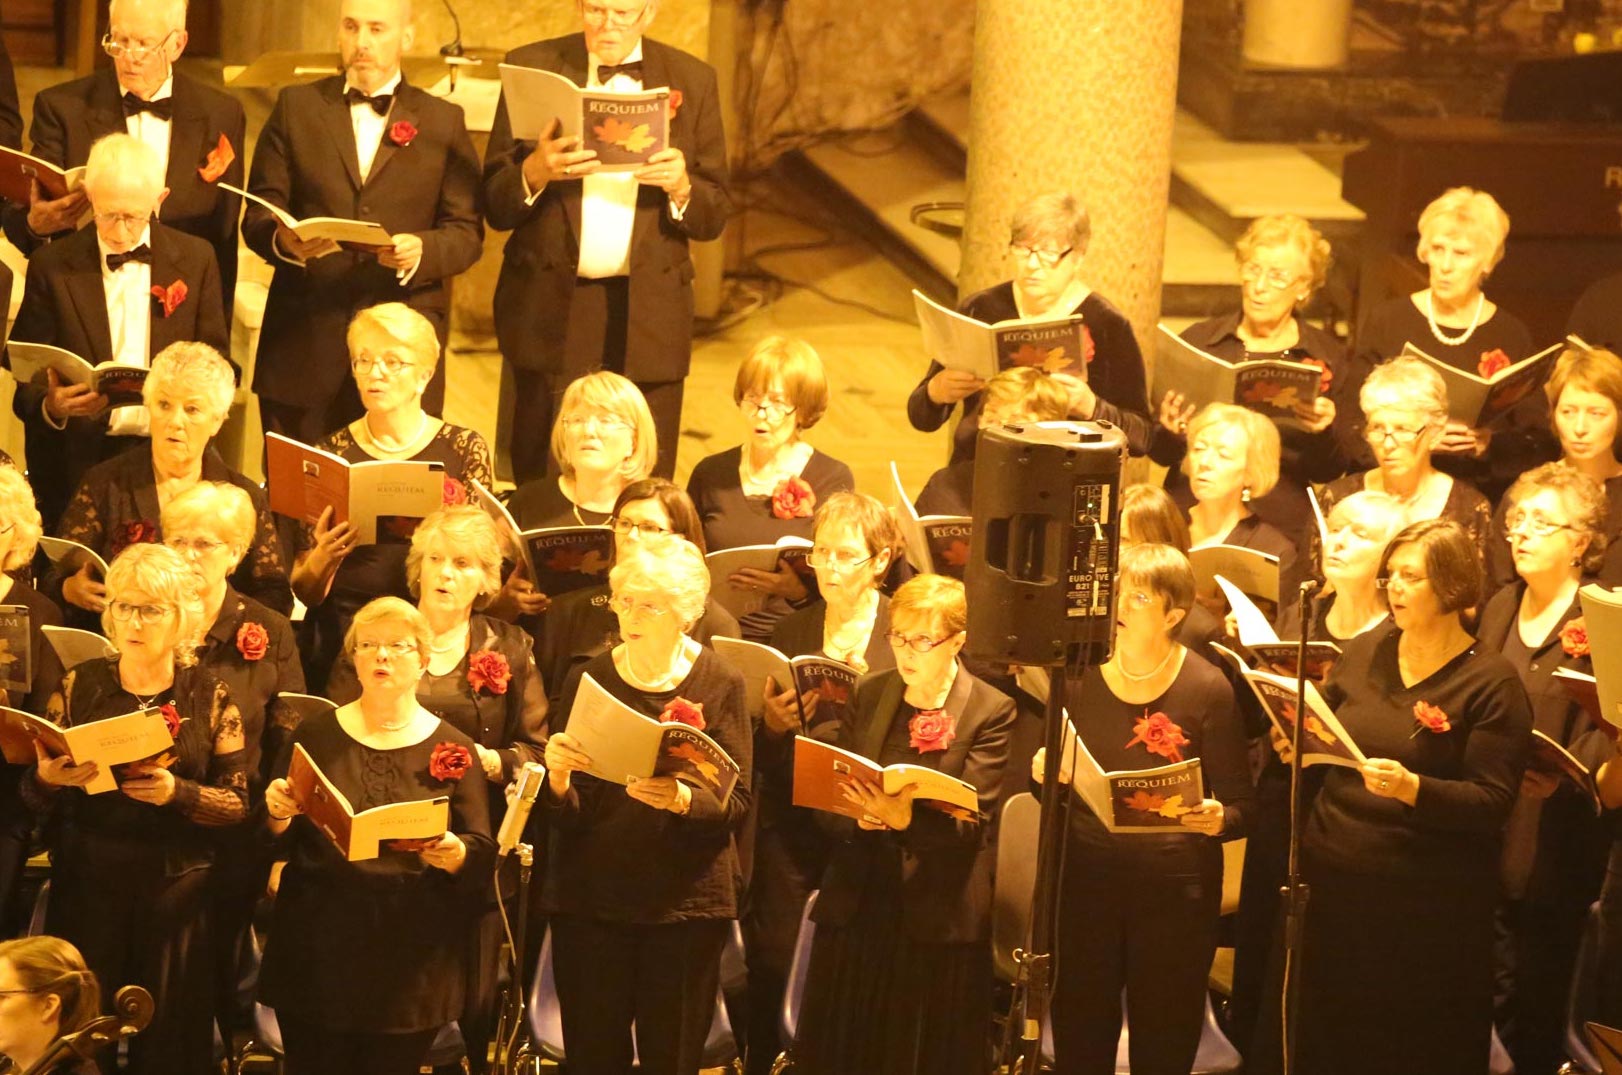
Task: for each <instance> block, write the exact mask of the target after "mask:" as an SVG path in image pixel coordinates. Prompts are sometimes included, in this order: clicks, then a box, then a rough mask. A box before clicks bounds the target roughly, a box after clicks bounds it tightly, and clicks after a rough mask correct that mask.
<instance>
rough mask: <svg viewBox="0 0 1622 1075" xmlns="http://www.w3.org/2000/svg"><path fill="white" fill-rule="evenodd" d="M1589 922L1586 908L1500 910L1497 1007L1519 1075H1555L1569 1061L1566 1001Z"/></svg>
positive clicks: (1522, 905)
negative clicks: (1566, 1053) (1566, 1046)
mask: <svg viewBox="0 0 1622 1075" xmlns="http://www.w3.org/2000/svg"><path fill="white" fill-rule="evenodd" d="M1587 918H1588V908H1587V907H1585V906H1583V905H1582V904H1581V903H1571V904H1567V905H1565V906H1549V905H1547V904H1540V903H1537V902H1533V901H1530V900H1517V901H1514V902H1512V903H1504V904H1501V905H1500V906H1499V908H1498V915H1497V922H1496V928H1497V936H1496V938H1495V939H1496V942H1497V978H1498V981H1497V986H1496V989H1495V990H1494V992H1495V994H1496V995H1495V996H1494V998H1493V1008H1494V1016H1495V1019H1496V1022H1497V1024H1498V1028H1499V1037H1500V1038H1502V1039H1503V1042H1504V1048H1506V1049H1508V1050H1509V1055H1510V1058H1511V1059H1512V1060H1514V1061H1515V1073H1516V1075H1554V1072H1555V1071H1556V1070H1557V1069H1558V1068H1559V1067H1560V1065H1561V1064H1562V1063H1564V1062H1565V1059H1566V1055H1565V1035H1566V999H1567V997H1568V996H1569V995H1570V993H1571V972H1572V968H1573V967H1574V966H1575V965H1576V963H1577V947H1578V945H1579V944H1580V943H1581V941H1582V935H1583V926H1584V924H1585V923H1586V921H1587Z"/></svg>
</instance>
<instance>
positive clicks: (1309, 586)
mask: <svg viewBox="0 0 1622 1075" xmlns="http://www.w3.org/2000/svg"><path fill="white" fill-rule="evenodd" d="M1317 589H1318V580H1317V579H1307V580H1305V581H1304V582H1302V583H1301V596H1302V597H1310V596H1311V595H1312V594H1313V593H1315V592H1317Z"/></svg>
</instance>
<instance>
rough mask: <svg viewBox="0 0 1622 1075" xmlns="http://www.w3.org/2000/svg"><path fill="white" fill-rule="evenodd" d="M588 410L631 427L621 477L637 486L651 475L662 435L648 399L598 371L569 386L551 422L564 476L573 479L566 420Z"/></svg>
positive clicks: (618, 377)
mask: <svg viewBox="0 0 1622 1075" xmlns="http://www.w3.org/2000/svg"><path fill="white" fill-rule="evenodd" d="M588 407H593V408H596V409H597V410H600V411H607V412H608V413H609V414H612V415H616V416H618V417H620V418H623V419H625V421H626V422H628V423H630V426H631V454H630V455H629V456H627V457H626V459H625V464H624V466H623V467H622V468H621V470H620V474H621V476H622V477H623V478H624V479H625V480H626V481H628V482H634V481H641V480H642V479H643V478H646V477H647V476H648V475H649V474H652V473H653V464H654V463H656V462H657V461H658V459H659V433H658V431H657V430H656V429H655V428H654V425H653V413H652V412H651V411H650V410H648V400H647V397H646V396H644V395H643V394H642V389H640V388H638V387H637V386H636V385H635V384H633V383H632V382H631V381H630V380H628V379H627V378H625V377H622V376H621V375H620V374H618V373H615V372H614V371H613V370H597V371H596V372H595V373H588V374H586V375H585V376H584V377H576V378H575V379H574V380H572V381H570V382H569V387H568V388H565V389H564V390H563V399H562V401H561V402H560V403H559V404H558V416H557V418H556V419H554V420H553V422H552V457H553V458H554V459H556V460H557V461H558V467H559V468H560V469H561V470H562V471H563V474H564V476H565V477H573V476H574V464H573V463H571V462H569V459H568V456H567V454H566V453H565V452H564V448H565V447H567V444H566V442H565V439H564V438H565V436H566V433H565V427H564V424H563V420H564V419H565V418H567V417H568V416H569V415H570V413H571V412H573V411H578V410H585V409H586V408H588ZM672 447H674V446H672Z"/></svg>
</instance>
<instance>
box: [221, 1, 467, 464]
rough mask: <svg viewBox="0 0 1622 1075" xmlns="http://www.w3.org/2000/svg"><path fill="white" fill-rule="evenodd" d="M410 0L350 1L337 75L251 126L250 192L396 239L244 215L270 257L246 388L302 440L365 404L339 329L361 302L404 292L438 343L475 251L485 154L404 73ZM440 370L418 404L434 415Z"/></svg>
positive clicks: (304, 214) (280, 103)
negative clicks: (326, 233)
mask: <svg viewBox="0 0 1622 1075" xmlns="http://www.w3.org/2000/svg"><path fill="white" fill-rule="evenodd" d="M412 38H413V34H412V30H411V23H410V3H409V0H344V3H343V13H342V16H341V18H340V20H339V27H338V51H339V56H340V58H341V59H342V61H343V66H344V74H342V75H334V76H332V77H331V78H324V79H322V80H320V81H319V82H313V83H310V84H308V85H302V86H289V87H287V88H286V89H284V90H282V92H281V96H280V97H278V98H277V100H276V109H275V111H274V112H273V113H272V114H271V117H270V121H269V122H268V123H267V124H266V125H265V129H264V131H263V133H261V134H260V136H259V144H258V146H257V147H256V148H255V150H254V155H253V174H252V178H251V180H250V186H249V189H250V190H252V191H253V193H254V194H256V195H259V196H260V197H262V198H264V199H265V200H266V201H269V202H271V203H273V204H275V205H279V206H281V207H283V208H285V209H286V210H287V211H288V212H290V213H292V214H293V215H294V216H295V217H297V218H299V219H300V220H303V219H306V218H308V217H314V216H329V217H344V218H348V219H352V220H368V221H375V222H377V223H379V224H381V225H383V227H384V228H386V229H387V230H388V232H389V234H390V235H392V236H393V237H394V246H393V247H392V248H391V249H385V250H383V251H382V252H380V253H377V254H373V253H365V252H359V251H350V250H340V249H339V247H338V245H337V244H336V243H333V242H331V241H330V240H320V241H315V242H308V243H306V242H302V241H300V240H299V238H298V236H297V235H295V234H294V233H293V232H292V231H291V230H290V229H288V228H286V227H284V226H281V225H279V224H278V223H277V221H276V218H275V217H274V216H272V215H271V214H270V213H269V212H268V211H267V210H265V209H264V208H262V207H260V206H257V205H253V204H250V205H249V206H248V213H247V216H246V217H245V218H244V219H243V222H242V233H243V235H244V237H245V238H246V239H247V241H248V245H249V246H250V247H252V248H253V250H254V251H255V252H256V253H258V254H259V255H260V256H261V257H263V258H264V259H265V260H267V261H269V262H270V263H271V264H272V265H274V266H276V275H275V278H274V279H273V280H272V281H271V285H270V299H269V301H268V304H267V305H266V307H265V323H264V329H263V330H262V331H261V334H260V337H259V358H258V364H257V367H256V369H255V371H254V381H253V388H254V391H255V392H257V393H258V394H259V411H260V415H261V416H262V417H263V419H264V427H265V429H266V430H269V431H273V432H278V433H282V434H285V435H287V436H290V437H295V438H297V439H299V440H302V441H305V442H306V443H308V442H311V441H314V440H316V439H317V438H319V437H321V436H322V435H324V434H326V433H330V432H332V431H333V430H334V429H336V428H338V427H339V426H341V425H343V424H345V423H347V422H351V421H354V420H355V419H356V418H359V417H360V416H361V414H362V413H363V408H362V407H361V403H360V396H359V395H358V394H357V392H356V390H355V384H354V381H353V379H352V378H351V377H350V375H349V349H348V347H347V346H346V345H345V343H344V334H345V331H346V329H347V328H348V325H349V321H350V318H352V317H353V316H354V315H355V314H356V313H357V312H359V311H360V310H362V309H365V308H366V307H368V306H376V305H378V304H379V303H384V302H403V303H406V304H407V305H409V306H410V307H412V309H415V310H417V311H418V312H420V313H422V314H423V315H424V316H426V317H427V318H428V320H430V321H431V322H433V325H434V329H435V330H436V331H437V332H438V333H439V339H440V343H441V345H443V343H444V341H445V338H446V335H447V332H446V330H447V329H448V327H449V322H450V286H449V285H450V280H451V278H452V277H454V276H456V275H457V274H458V273H461V272H464V271H466V270H467V269H468V268H469V267H471V266H472V265H473V263H474V262H476V261H478V260H479V254H480V253H482V252H483V249H484V246H483V244H484V223H483V220H482V219H481V217H480V215H479V158H478V155H477V154H476V153H475V152H474V150H473V142H472V140H471V139H470V138H469V137H468V133H467V125H466V123H465V122H464V121H463V118H462V109H461V108H460V107H458V106H457V105H453V104H450V103H449V102H446V101H441V100H439V99H438V98H437V97H434V96H432V95H430V94H428V93H426V92H424V91H423V90H420V89H418V88H417V87H415V86H412V85H410V84H409V83H407V82H406V81H405V80H404V78H403V77H402V75H401V72H400V56H401V54H402V52H404V51H405V50H406V49H408V48H409V47H410V46H411V43H412ZM444 370H445V367H444V363H440V365H439V368H438V370H437V372H435V374H434V379H433V380H432V381H431V382H429V385H428V391H427V394H426V395H425V396H424V398H423V406H424V407H425V408H427V409H428V411H429V412H430V413H433V414H438V413H439V412H440V410H441V408H442V407H443V405H444V399H445V372H444Z"/></svg>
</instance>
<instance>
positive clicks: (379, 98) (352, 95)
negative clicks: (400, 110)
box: [344, 86, 394, 116]
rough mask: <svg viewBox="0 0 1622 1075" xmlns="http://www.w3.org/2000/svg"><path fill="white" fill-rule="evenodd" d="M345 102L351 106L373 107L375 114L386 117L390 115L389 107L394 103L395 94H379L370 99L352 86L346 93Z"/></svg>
mask: <svg viewBox="0 0 1622 1075" xmlns="http://www.w3.org/2000/svg"><path fill="white" fill-rule="evenodd" d="M344 100H346V101H348V102H349V103H350V104H351V105H371V106H372V111H373V112H376V113H377V114H378V115H380V116H386V115H388V114H389V105H390V104H392V103H394V94H392V93H379V94H377V95H376V96H372V97H368V96H367V95H366V94H364V93H362V92H361V91H360V90H357V89H355V88H354V87H353V86H351V87H350V88H349V89H347V90H345V91H344Z"/></svg>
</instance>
